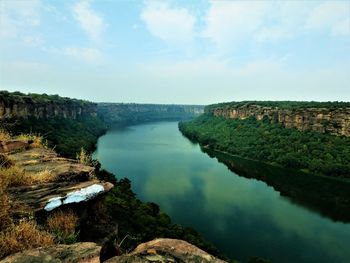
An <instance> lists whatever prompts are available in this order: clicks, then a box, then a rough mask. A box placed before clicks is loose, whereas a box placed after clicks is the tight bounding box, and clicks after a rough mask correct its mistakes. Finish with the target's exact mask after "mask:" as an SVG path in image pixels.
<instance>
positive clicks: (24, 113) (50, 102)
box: [0, 92, 97, 120]
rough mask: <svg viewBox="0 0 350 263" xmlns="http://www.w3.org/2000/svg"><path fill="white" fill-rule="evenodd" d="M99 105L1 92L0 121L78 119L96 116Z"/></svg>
mask: <svg viewBox="0 0 350 263" xmlns="http://www.w3.org/2000/svg"><path fill="white" fill-rule="evenodd" d="M96 114H97V104H95V103H90V102H86V101H81V100H75V99H68V98H62V97H58V96H47V95H46V96H45V95H40V97H39V95H37V96H36V97H35V96H34V95H25V94H21V93H18V94H16V93H8V92H0V120H4V119H14V118H25V119H28V118H36V119H42V118H55V117H58V118H73V119H75V118H78V117H81V116H86V115H96Z"/></svg>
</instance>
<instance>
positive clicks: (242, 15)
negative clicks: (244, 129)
mask: <svg viewBox="0 0 350 263" xmlns="http://www.w3.org/2000/svg"><path fill="white" fill-rule="evenodd" d="M349 72H350V1H349V0H344V1H337V0H332V1H209V0H198V1H112V0H103V1H96V0H95V1H93V0H74V1H73V0H72V1H58V0H53V1H45V0H41V1H40V0H0V89H1V90H9V91H16V90H18V91H21V92H25V93H27V92H35V93H47V94H59V95H61V96H68V97H75V98H81V99H87V100H91V101H96V102H136V103H179V104H209V103H216V102H223V101H233V100H235V101H239V100H316V101H329V100H339V101H350V84H349V83H350V73H349Z"/></svg>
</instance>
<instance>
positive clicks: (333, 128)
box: [205, 103, 350, 136]
mask: <svg viewBox="0 0 350 263" xmlns="http://www.w3.org/2000/svg"><path fill="white" fill-rule="evenodd" d="M320 104H321V103H320ZM205 111H206V113H208V114H211V115H213V116H220V117H224V118H230V119H246V118H248V117H251V116H253V117H255V118H256V119H257V120H262V119H264V118H268V119H269V120H270V121H271V122H275V123H281V124H283V125H284V126H285V127H286V128H296V129H298V130H300V131H307V130H311V131H316V132H320V133H329V134H332V135H343V136H350V107H333V108H332V107H327V108H324V107H294V108H293V107H291V108H282V107H274V106H270V107H269V106H264V105H258V104H251V103H247V104H242V103H239V104H237V105H234V104H232V103H230V104H218V106H215V105H211V106H209V107H207V108H206V110H205Z"/></svg>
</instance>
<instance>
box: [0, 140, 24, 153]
mask: <svg viewBox="0 0 350 263" xmlns="http://www.w3.org/2000/svg"><path fill="white" fill-rule="evenodd" d="M29 146H30V143H29V142H24V141H19V140H11V141H0V153H8V152H13V151H18V150H24V149H27V148H28V147H29Z"/></svg>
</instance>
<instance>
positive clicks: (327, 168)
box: [179, 114, 350, 178]
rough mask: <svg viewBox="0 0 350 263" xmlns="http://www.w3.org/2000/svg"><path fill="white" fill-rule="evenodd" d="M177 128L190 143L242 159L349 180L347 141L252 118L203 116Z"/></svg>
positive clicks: (348, 144) (349, 153) (349, 151)
mask: <svg viewBox="0 0 350 263" xmlns="http://www.w3.org/2000/svg"><path fill="white" fill-rule="evenodd" d="M179 128H180V130H181V131H182V133H183V134H184V135H186V136H187V137H188V138H190V139H191V140H194V141H197V142H200V143H201V144H203V145H207V146H208V147H210V148H212V149H216V150H219V151H225V152H228V153H230V154H234V155H237V156H241V157H244V158H249V159H254V160H259V161H263V162H268V163H272V164H278V165H281V166H284V167H291V168H296V169H300V170H304V171H306V172H311V173H314V174H320V175H327V176H333V177H348V178H350V138H346V137H338V136H332V135H328V134H321V133H317V132H312V131H307V132H300V131H298V130H296V129H286V128H284V127H283V126H282V125H281V124H277V123H270V122H269V121H268V120H267V119H266V120H262V121H258V120H256V119H255V118H254V117H251V118H248V119H245V120H239V119H225V118H220V117H213V116H210V115H207V114H205V115H202V116H200V117H198V118H196V119H194V120H192V121H189V122H181V123H180V124H179Z"/></svg>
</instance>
